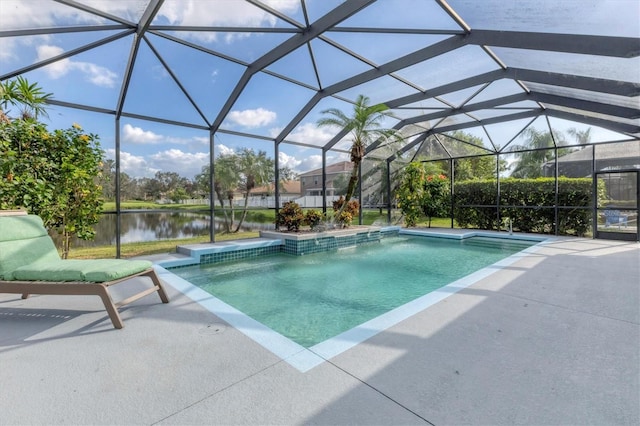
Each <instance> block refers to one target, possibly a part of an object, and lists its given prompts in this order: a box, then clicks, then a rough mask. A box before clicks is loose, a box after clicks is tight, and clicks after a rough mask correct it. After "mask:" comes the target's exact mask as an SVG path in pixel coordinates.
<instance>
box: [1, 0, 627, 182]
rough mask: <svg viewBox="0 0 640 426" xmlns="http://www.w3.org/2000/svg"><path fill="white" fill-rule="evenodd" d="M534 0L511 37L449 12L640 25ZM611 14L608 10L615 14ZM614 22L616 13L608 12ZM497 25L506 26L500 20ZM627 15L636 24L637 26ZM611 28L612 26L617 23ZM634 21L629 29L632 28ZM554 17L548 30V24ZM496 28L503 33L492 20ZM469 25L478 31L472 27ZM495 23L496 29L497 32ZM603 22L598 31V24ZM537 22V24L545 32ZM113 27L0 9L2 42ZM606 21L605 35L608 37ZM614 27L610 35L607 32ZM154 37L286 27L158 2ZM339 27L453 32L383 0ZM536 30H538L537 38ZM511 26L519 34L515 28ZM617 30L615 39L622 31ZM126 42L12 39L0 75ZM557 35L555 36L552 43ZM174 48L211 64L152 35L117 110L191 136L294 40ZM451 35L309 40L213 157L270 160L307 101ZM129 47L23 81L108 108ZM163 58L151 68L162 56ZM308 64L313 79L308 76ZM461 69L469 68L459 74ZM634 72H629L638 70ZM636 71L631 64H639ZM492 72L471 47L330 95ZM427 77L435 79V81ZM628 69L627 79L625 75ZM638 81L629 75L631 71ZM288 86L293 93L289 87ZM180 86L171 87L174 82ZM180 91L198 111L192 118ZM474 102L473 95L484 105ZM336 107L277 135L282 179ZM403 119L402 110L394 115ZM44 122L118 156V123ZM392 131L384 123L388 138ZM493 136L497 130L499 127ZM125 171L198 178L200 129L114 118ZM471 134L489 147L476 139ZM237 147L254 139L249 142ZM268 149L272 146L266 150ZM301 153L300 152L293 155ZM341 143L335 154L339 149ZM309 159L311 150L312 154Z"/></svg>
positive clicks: (510, 128)
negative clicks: (264, 59) (255, 68)
mask: <svg viewBox="0 0 640 426" xmlns="http://www.w3.org/2000/svg"><path fill="white" fill-rule="evenodd" d="M577 2H578V0H563V2H557V1H555V0H553V1H552V0H542V1H541V2H536V4H538V6H539V7H538V8H537V9H532V10H528V11H526V10H525V11H523V10H515V9H513V6H510V8H508V9H509V10H507V11H506V12H507V14H510V15H508V16H514V15H516V16H520V17H521V22H520V23H519V25H512V22H513V20H508V19H507V18H506V16H507V15H505V11H504V10H502V9H500V10H498V9H492V7H493V5H499V4H503V3H504V2H491V1H489V2H484V3H482V4H483V5H484V9H483V10H482V11H481V10H479V2H477V1H471V0H450V1H449V3H450V4H451V5H452V6H453V7H454V8H456V10H458V11H459V12H460V13H461V15H462V16H463V18H464V17H465V16H467V17H470V18H471V17H473V19H470V20H471V22H469V23H470V24H473V25H474V26H481V27H482V26H488V27H490V26H492V25H503V26H505V29H514V30H518V29H522V26H525V29H529V30H545V31H553V30H554V29H560V30H563V31H565V32H576V33H589V32H590V31H593V28H599V29H598V30H597V31H599V32H600V33H601V34H602V35H612V34H610V33H611V32H614V33H615V35H620V34H619V33H620V32H621V31H622V32H623V34H622V35H626V36H629V35H630V36H638V35H639V34H640V30H639V29H638V28H640V24H638V23H637V22H636V21H637V20H638V18H637V16H639V14H640V6H639V4H640V2H637V1H636V0H580V1H579V3H577ZM78 3H81V4H84V5H87V6H89V7H91V8H95V9H97V10H101V11H105V12H107V13H109V14H111V15H114V16H117V17H119V18H122V19H125V20H128V21H133V22H136V21H137V20H138V19H139V16H140V15H141V13H142V12H143V11H144V7H145V5H146V2H145V1H144V0H142V1H138V0H79V1H78ZM263 3H265V4H267V5H268V6H270V7H272V8H274V9H276V10H278V11H279V12H281V13H284V14H286V15H287V16H289V17H291V18H292V19H294V20H296V21H298V22H304V16H303V15H302V9H301V7H300V1H299V0H264V1H263ZM340 3H342V2H341V1H338V0H311V1H308V2H307V3H306V4H307V6H308V13H309V18H310V20H311V21H315V20H317V19H318V18H320V17H321V16H323V15H324V14H325V13H327V12H328V11H329V10H331V9H332V8H333V7H336V6H337V5H339V4H340ZM576 4H580V5H582V6H584V9H583V13H582V14H581V16H580V20H578V21H576V20H575V19H573V20H565V21H561V19H560V18H561V17H562V16H563V15H562V14H563V13H564V14H565V15H566V14H568V13H571V12H572V9H571V8H572V7H575V5H576ZM612 8H615V9H612ZM611 10H616V11H617V13H615V14H612V13H611ZM501 13H502V14H503V16H502V18H501V16H500V14H501ZM633 14H635V16H636V18H633V16H634V15H633ZM612 16H613V17H612ZM630 16H631V17H630ZM551 18H553V19H552V20H550V19H551ZM501 19H502V21H500V20H501ZM474 20H476V21H474ZM494 21H496V22H497V23H496V22H494ZM605 21H606V22H605ZM541 22H544V23H545V24H544V25H542V24H540V23H541ZM110 23H113V22H111V21H108V20H105V19H103V18H101V17H98V16H96V15H93V14H90V13H87V12H84V11H80V10H78V9H75V8H72V7H69V6H67V5H64V4H61V3H57V2H54V1H50V0H0V31H8V30H25V29H32V28H41V27H51V28H56V27H69V26H91V27H95V26H99V25H105V24H110ZM604 23H606V24H607V25H603V24H604ZM611 24H614V25H615V27H612V25H611ZM153 25H186V26H220V27H252V28H258V29H267V30H273V29H275V30H286V29H292V28H293V27H292V25H291V24H290V23H287V22H285V21H283V20H280V19H279V18H277V17H275V16H274V15H272V14H269V13H267V12H265V11H264V10H261V9H259V8H257V7H255V6H253V5H251V4H249V3H246V2H244V1H242V0H218V1H217V2H214V3H211V2H208V1H204V0H166V1H165V2H164V3H163V5H162V7H161V8H160V10H159V13H158V15H157V16H156V18H155V20H154V21H153ZM343 25H344V26H353V27H357V26H372V27H383V26H388V27H394V28H428V29H433V30H438V31H444V32H450V31H457V30H459V29H460V28H459V26H458V25H457V24H456V23H455V22H454V21H453V20H452V19H451V18H450V17H449V16H448V15H447V14H446V13H445V12H444V11H443V9H442V8H441V7H440V6H439V5H438V4H437V3H436V2H435V1H433V2H432V1H426V0H379V1H378V2H376V3H375V4H374V5H372V6H370V7H368V8H367V9H366V10H365V11H363V12H361V13H359V14H357V15H355V16H353V17H352V18H349V19H348V20H346V21H345V22H344V23H343ZM541 25H542V27H541ZM510 26H513V27H514V28H510ZM620 28H622V30H621V29H620ZM121 31H122V30H102V31H86V32H70V33H56V34H48V35H43V34H35V35H31V34H24V35H20V36H18V37H0V76H4V75H7V74H8V73H11V72H13V71H14V70H16V69H21V68H22V67H26V66H29V65H31V64H34V63H37V62H39V61H42V60H46V59H48V58H52V57H55V56H57V55H61V54H64V53H67V52H73V50H74V49H78V48H80V47H81V46H83V45H85V44H87V43H92V42H95V41H99V40H102V39H104V38H106V37H115V36H116V35H117V34H119V33H120V32H121ZM560 32H562V31H560ZM165 33H166V34H169V35H170V36H172V37H177V38H180V39H181V40H183V41H185V42H186V43H190V44H194V45H198V46H201V47H202V48H203V49H209V50H211V51H215V52H218V53H219V54H220V56H222V57H218V56H214V55H210V54H207V53H204V52H202V51H199V50H197V49H191V48H188V47H185V46H183V45H180V44H178V43H175V42H173V41H171V40H168V39H166V38H163V37H159V36H157V35H154V34H147V36H146V37H147V39H146V40H144V41H143V42H142V43H141V46H140V49H139V51H138V55H137V59H136V63H135V67H134V69H133V73H132V75H131V84H130V85H129V87H128V92H127V96H126V98H125V102H124V111H126V112H128V113H131V114H139V115H145V116H156V117H160V118H162V119H165V120H175V121H180V122H186V123H190V124H193V125H194V126H198V127H207V122H209V123H211V122H213V121H214V120H215V119H216V117H217V115H218V112H219V111H220V109H221V108H222V106H223V105H224V103H225V102H226V101H227V99H228V97H229V95H230V94H231V92H232V91H233V89H234V87H235V86H236V83H237V81H238V79H239V78H240V76H241V75H242V74H243V72H244V70H245V66H244V65H245V64H247V63H251V62H252V61H254V60H256V59H257V58H260V57H261V56H262V55H264V54H265V53H266V52H268V51H269V50H271V49H272V48H274V47H275V46H276V45H278V44H279V43H281V42H283V41H285V40H287V39H288V38H290V37H291V36H292V33H283V32H276V31H274V32H259V31H255V32H228V31H227V32H224V31H220V32H204V31H191V32H189V31H165ZM449 36H450V35H449V34H444V35H443V34H418V35H416V34H404V35H399V34H375V33H349V32H335V33H331V34H328V35H327V37H328V39H329V41H331V43H329V42H326V41H322V40H313V41H312V42H311V45H312V49H313V56H312V55H310V53H309V49H308V48H307V47H306V46H303V47H302V48H299V49H297V50H295V51H294V52H291V53H290V54H289V55H287V56H285V57H284V58H282V59H281V60H279V61H277V62H275V63H273V64H271V65H270V66H269V67H267V70H268V71H269V72H271V73H275V74H278V75H279V76H281V77H285V79H283V78H278V77H276V76H274V75H270V74H268V73H258V74H255V75H254V76H253V77H252V78H251V80H250V81H249V83H248V84H247V86H246V87H245V89H244V90H243V92H242V94H241V95H240V96H239V98H238V99H237V101H236V102H235V103H234V104H233V106H232V107H231V111H230V113H229V114H228V115H227V116H226V117H225V119H224V121H223V123H222V125H221V130H223V131H221V132H217V133H216V134H215V138H214V146H215V155H216V156H217V155H221V154H226V153H230V152H234V151H236V152H237V151H238V150H239V149H241V148H252V149H254V150H263V151H266V152H267V154H268V155H269V156H271V157H273V155H274V143H273V138H275V137H277V136H278V135H279V134H280V132H281V131H282V129H283V128H285V126H287V125H288V124H289V122H290V121H291V120H292V119H293V118H294V116H295V115H296V114H297V113H298V111H299V110H300V109H301V108H302V107H304V106H305V105H306V104H307V102H308V101H309V100H310V99H311V98H312V97H313V95H314V94H315V89H317V88H319V87H320V86H322V87H327V86H330V85H332V84H334V83H337V82H339V81H341V80H343V79H345V78H348V77H350V76H352V75H355V74H358V73H361V72H365V71H367V70H370V69H373V67H374V66H376V65H380V64H384V63H386V62H389V61H391V60H393V59H397V58H398V57H400V56H402V55H405V54H407V53H410V52H412V51H415V50H418V49H420V48H422V47H424V46H426V45H431V44H433V43H436V42H438V41H441V40H443V39H445V38H447V37H449ZM132 41H133V37H132V36H126V37H122V38H118V39H114V40H113V41H111V42H110V43H108V44H105V45H103V46H100V47H96V48H94V49H91V50H87V51H83V52H79V53H78V54H75V55H73V56H70V57H68V58H65V59H62V60H59V61H57V62H54V63H52V64H50V65H48V66H46V67H42V68H39V69H36V70H32V71H29V72H27V73H25V74H24V77H26V78H27V79H28V80H29V81H30V82H37V83H38V84H39V85H40V86H41V87H42V88H43V89H44V90H45V91H46V92H50V93H53V97H54V99H56V100H58V101H61V102H71V103H75V104H81V105H89V106H92V107H97V108H103V109H106V110H114V109H115V107H116V104H117V100H118V97H119V95H120V93H121V90H122V81H123V77H124V75H125V72H126V64H127V60H128V57H129V53H130V50H131V46H132ZM332 43H334V44H336V43H337V44H339V45H340V46H344V47H346V48H348V49H350V50H351V51H353V52H355V53H356V54H357V55H359V56H360V57H361V58H362V59H363V60H359V59H356V58H354V57H351V56H349V55H347V54H345V53H344V52H342V51H340V50H339V49H337V48H336V47H335V45H332ZM513 50H514V49H511V50H509V49H503V51H501V52H500V53H501V55H502V56H504V57H506V58H508V59H509V60H510V61H513V62H514V64H516V65H518V66H520V64H519V63H518V61H522V58H521V57H520V56H519V55H521V54H522V52H518V51H513ZM156 53H158V55H159V56H160V57H158V55H157V54H156ZM583 59H584V58H577V59H576V61H571V60H569V61H565V62H568V63H563V62H562V61H558V60H557V59H556V58H555V56H554V55H547V56H544V57H542V58H540V59H539V60H537V61H536V63H537V64H540V63H541V62H542V63H543V64H549V67H552V68H553V69H554V70H556V69H557V70H558V71H559V72H569V73H573V72H577V73H578V74H583V75H588V72H589V69H588V68H586V67H588V64H587V65H585V61H584V60H583ZM616 59H618V58H612V59H606V60H603V63H602V64H601V65H602V67H605V68H606V69H607V73H608V75H609V76H610V77H609V78H619V79H622V80H625V81H635V80H636V79H638V76H637V75H636V74H634V73H633V70H634V68H633V67H629V66H628V65H629V63H628V62H625V63H624V64H623V65H622V66H621V65H620V64H621V62H620V61H616ZM314 63H315V65H316V66H317V70H318V73H317V74H316V73H315V72H314ZM456 63H457V64H460V63H464V64H465V66H464V67H460V66H459V65H457V66H456V65H455V64H456ZM636 63H637V61H636V62H634V63H633V64H636ZM639 65H640V64H639ZM496 67H497V65H496V64H495V62H493V61H492V60H490V59H489V58H488V57H487V55H486V53H485V52H484V51H482V49H481V48H479V47H477V46H467V47H465V48H462V49H459V50H458V51H455V52H452V53H451V54H448V55H442V56H441V57H436V58H434V59H432V60H430V61H426V62H425V63H421V64H416V65H415V66H412V67H409V68H406V69H404V70H401V71H398V72H397V74H398V76H399V77H400V79H393V78H391V77H384V78H380V79H377V80H374V81H372V82H369V83H365V84H363V85H361V86H358V87H355V88H350V89H347V90H344V91H342V92H339V93H338V95H339V96H340V97H341V98H343V99H346V100H351V101H352V100H354V99H355V97H356V96H357V95H358V94H360V93H365V94H367V95H368V96H369V97H370V98H371V100H372V102H383V101H385V100H390V99H394V98H397V97H400V96H405V95H409V94H413V93H417V89H416V87H414V86H411V85H408V84H406V83H405V82H403V81H402V79H404V80H406V81H411V82H412V83H415V84H416V85H418V86H419V87H420V88H422V89H428V88H429V87H437V86H439V85H442V84H447V83H450V82H453V81H455V80H458V79H461V78H465V77H467V76H471V75H475V74H477V73H480V72H485V71H489V70H492V69H495V68H496ZM434 70H438V71H437V72H435V71H434ZM629 70H631V71H629ZM635 70H636V73H637V68H635ZM287 79H290V80H295V81H297V82H299V83H301V85H296V84H291V83H290V82H289V81H287ZM176 80H177V81H178V82H179V84H178V83H176ZM180 85H182V86H183V88H184V91H186V92H187V94H188V96H189V97H191V99H192V100H193V102H194V103H196V104H197V105H198V108H199V109H200V111H198V110H197V109H196V108H195V107H194V106H193V105H192V103H191V102H190V100H189V98H188V97H187V96H186V95H185V94H184V93H183V91H182V89H181V88H180ZM491 90H494V91H496V92H497V93H504V94H511V93H516V92H517V91H518V90H521V89H519V88H518V87H515V83H513V82H511V84H509V82H503V81H501V82H499V83H498V82H497V83H495V84H492V87H491ZM477 91H478V88H471V89H469V90H467V91H463V92H464V93H455V94H450V95H447V96H445V98H446V99H444V100H445V101H447V102H449V103H451V104H454V105H455V104H456V103H459V102H461V101H462V100H464V99H466V98H468V97H469V96H471V95H472V94H474V93H475V92H477ZM481 97H482V94H480V95H478V99H479V100H480V99H481ZM412 107H413V108H414V110H412V111H411V113H412V114H413V113H415V111H419V112H422V113H428V112H432V111H435V110H438V109H442V108H443V107H444V104H443V103H440V102H438V101H434V100H431V101H424V102H421V103H420V104H416V105H412ZM512 107H513V108H514V109H515V110H516V111H517V110H518V109H519V108H522V110H524V109H526V108H531V105H527V104H521V105H513V106H512ZM328 108H339V109H341V110H343V111H345V112H348V111H349V110H350V109H351V105H350V104H349V102H345V101H343V100H340V99H337V98H334V97H328V98H325V99H323V100H322V101H321V102H320V103H319V104H318V105H316V106H315V107H314V108H312V110H311V111H310V112H309V114H307V116H305V117H304V118H303V119H302V120H301V121H300V122H299V123H297V125H296V126H295V128H294V129H293V131H292V132H291V133H290V134H289V135H287V136H286V138H285V141H290V142H294V143H295V144H289V143H283V144H280V146H279V160H280V165H281V166H282V167H289V168H290V169H292V170H294V171H297V172H305V171H308V170H311V169H316V168H320V167H321V165H322V155H321V154H322V153H321V149H320V148H319V147H320V146H322V144H324V143H326V142H327V141H329V140H331V138H332V137H333V136H334V135H335V134H336V133H337V131H338V129H333V128H321V127H318V126H317V121H318V119H319V118H320V117H321V116H322V113H321V111H323V110H325V109H328ZM395 113H397V115H398V117H400V118H402V114H404V113H406V111H395ZM45 122H46V123H47V124H48V125H49V128H50V129H55V128H66V127H70V126H71V125H72V124H74V123H78V124H80V125H81V126H82V127H83V128H84V129H85V130H86V131H87V132H89V133H94V134H97V135H98V136H99V137H100V140H101V146H102V148H103V149H104V150H105V153H106V155H107V156H108V157H110V158H114V157H115V139H116V138H115V132H116V129H115V121H114V118H113V115H108V114H98V113H95V112H89V111H83V110H78V109H73V108H63V107H60V106H53V107H51V108H49V118H48V121H47V120H45ZM396 123H397V119H396V120H394V119H389V120H387V121H386V122H385V125H387V126H388V127H391V126H393V125H394V124H396ZM527 124H528V123H527V122H516V123H509V124H504V125H501V126H494V127H496V128H495V133H494V134H492V141H493V143H495V144H497V145H500V146H504V145H505V144H507V143H508V142H509V141H510V140H511V138H512V137H513V136H514V135H515V134H517V133H518V132H519V131H520V130H521V129H522V127H523V126H525V125H527ZM497 127H500V128H497ZM552 127H554V128H558V129H560V130H562V131H565V130H566V129H568V128H572V127H573V128H578V129H580V128H581V125H579V124H576V123H571V122H564V121H563V120H554V122H553V123H552ZM119 131H120V138H121V154H120V161H121V169H122V171H124V172H126V173H127V174H129V175H130V176H132V177H152V176H153V175H154V174H155V173H156V172H158V171H175V172H178V173H179V174H180V175H182V176H186V177H190V178H191V177H193V176H194V175H196V174H197V173H199V172H200V171H201V169H202V167H203V166H204V165H205V164H207V163H208V162H209V132H208V131H206V130H203V129H199V128H191V127H182V126H173V125H168V124H164V123H159V122H154V121H148V120H142V119H136V118H130V117H122V118H121V120H120V129H119ZM470 132H475V133H477V135H478V136H480V137H483V138H484V139H485V144H486V145H488V144H490V143H491V142H490V141H489V139H488V138H487V137H486V134H483V133H482V132H478V131H477V130H476V131H470ZM592 134H593V141H594V142H599V141H603V140H610V139H619V138H620V137H621V136H620V135H617V134H613V133H612V132H608V131H606V130H604V129H595V130H594V131H593V132H592ZM246 135H254V137H247V136H246ZM270 139H271V140H270ZM299 144H302V145H304V146H301V145H299ZM347 146H348V140H346V139H345V140H343V141H342V142H340V143H339V144H338V145H337V147H339V148H343V149H344V148H346V147H347ZM316 147H317V148H316ZM342 160H348V156H347V155H346V154H344V153H342V152H335V151H330V152H329V153H328V154H327V163H328V164H331V163H333V162H337V161H342Z"/></svg>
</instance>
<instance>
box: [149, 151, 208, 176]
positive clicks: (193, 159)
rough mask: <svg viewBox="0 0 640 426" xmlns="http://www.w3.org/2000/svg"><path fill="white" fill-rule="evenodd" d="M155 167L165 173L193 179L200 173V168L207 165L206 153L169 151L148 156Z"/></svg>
mask: <svg viewBox="0 0 640 426" xmlns="http://www.w3.org/2000/svg"><path fill="white" fill-rule="evenodd" d="M149 159H150V160H151V161H152V163H153V165H154V166H155V167H158V168H159V169H161V170H162V171H165V172H176V173H178V174H179V175H180V176H185V177H188V178H193V177H194V176H195V175H197V174H198V173H200V172H201V171H202V166H204V165H205V164H209V154H208V153H206V152H184V151H181V150H179V149H169V150H166V151H161V152H158V153H157V154H153V155H151V156H149Z"/></svg>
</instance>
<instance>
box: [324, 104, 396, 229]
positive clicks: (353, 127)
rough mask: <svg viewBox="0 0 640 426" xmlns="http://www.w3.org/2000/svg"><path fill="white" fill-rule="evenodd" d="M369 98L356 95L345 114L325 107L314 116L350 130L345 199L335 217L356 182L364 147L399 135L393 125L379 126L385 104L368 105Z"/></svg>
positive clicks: (384, 110) (364, 151)
mask: <svg viewBox="0 0 640 426" xmlns="http://www.w3.org/2000/svg"><path fill="white" fill-rule="evenodd" d="M369 102H370V100H369V98H368V97H367V96H364V95H358V97H357V99H356V102H355V104H354V106H353V113H352V115H351V116H348V115H346V114H345V113H343V112H342V111H340V110H339V109H337V108H329V109H326V110H324V111H322V114H324V115H325V116H324V117H322V118H321V119H319V120H318V125H319V126H331V127H339V128H342V129H344V130H346V131H348V132H349V133H350V134H351V149H350V160H351V163H352V164H353V168H352V171H351V176H350V177H349V183H348V185H347V192H346V194H345V197H344V198H345V203H344V204H343V205H342V207H341V210H340V211H339V212H338V214H337V215H335V216H334V218H339V217H340V216H341V214H342V212H343V211H344V209H345V208H346V206H347V205H348V202H349V201H350V200H351V198H352V197H353V194H354V192H355V190H356V187H357V185H358V171H359V168H360V163H361V162H362V159H363V158H364V155H365V153H366V149H367V147H369V146H370V145H371V144H372V143H373V142H375V141H376V140H379V139H382V140H384V141H393V140H397V139H399V138H400V134H399V133H398V132H397V131H396V130H395V129H388V128H384V127H382V122H383V120H384V119H385V118H386V117H388V116H389V115H390V114H389V112H388V109H389V108H388V107H387V106H386V105H384V104H376V105H369Z"/></svg>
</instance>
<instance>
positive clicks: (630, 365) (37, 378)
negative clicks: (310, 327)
mask: <svg viewBox="0 0 640 426" xmlns="http://www.w3.org/2000/svg"><path fill="white" fill-rule="evenodd" d="M116 290H118V289H116ZM122 290H124V289H122ZM167 290H168V292H169V295H170V297H172V301H171V303H170V304H169V305H163V304H161V303H159V299H157V298H156V297H154V296H153V295H152V296H149V297H146V298H144V299H141V300H139V301H137V302H135V303H134V304H132V305H130V306H129V307H126V308H124V309H123V310H122V311H121V312H122V317H123V320H124V323H125V328H124V329H122V330H116V329H113V328H112V326H111V323H110V321H109V319H108V316H107V315H106V312H105V311H104V309H103V307H102V306H101V303H100V301H99V300H97V298H91V297H89V298H88V297H84V296H73V297H71V296H65V297H59V296H32V297H30V298H29V299H27V300H21V299H20V297H19V296H16V295H7V294H0V383H1V387H0V425H11V424H156V423H165V424H436V425H441V424H509V425H511V424H594V425H603V424H638V423H640V244H638V243H628V242H617V241H605V240H590V239H581V238H560V239H556V240H554V241H551V242H548V243H547V244H545V245H543V246H541V247H540V248H539V249H538V250H537V251H536V252H535V253H532V254H531V255H529V256H526V257H523V258H521V259H518V260H517V261H515V262H513V263H511V264H510V265H509V266H507V267H504V268H502V269H500V270H498V271H496V272H495V273H493V274H492V275H490V276H488V277H486V278H483V279H481V280H479V281H478V282H476V283H475V284H472V285H470V286H468V287H467V288H464V289H462V290H460V291H458V292H457V293H456V294H453V295H452V296H450V297H448V298H447V299H444V300H442V301H440V302H438V303H436V304H434V305H433V306H431V307H429V308H428V309H426V310H424V311H421V312H418V313H417V314H415V315H413V316H411V317H409V318H407V319H405V320H403V321H401V322H400V323H398V324H396V325H394V326H392V327H391V328H389V329H387V330H385V331H383V332H381V333H378V334H377V335H375V336H373V337H371V338H369V339H368V340H366V341H364V342H362V343H360V344H358V345H356V346H354V347H352V348H350V349H348V350H347V351H345V352H343V353H341V354H339V355H337V356H335V357H333V358H331V359H330V360H329V361H327V362H323V363H321V364H319V365H317V366H316V367H314V368H312V369H310V370H308V371H306V372H300V371H299V370H297V369H296V368H294V367H292V366H291V365H289V364H288V363H287V362H285V361H283V360H282V359H281V358H280V357H278V356H276V355H274V354H273V353H272V352H270V351H268V350H267V349H265V348H264V347H262V346H261V345H260V344H258V343H256V342H254V341H253V340H251V339H250V338H248V337H247V336H245V335H244V334H243V333H241V332H239V331H238V330H236V329H235V328H233V327H231V326H229V325H228V324H227V323H226V322H224V321H222V320H221V319H220V318H218V317H216V316H215V315H213V314H212V313H210V312H209V311H207V310H206V309H204V308H203V307H202V306H200V305H199V304H198V303H196V302H194V301H193V300H191V299H190V298H189V297H187V296H185V295H183V294H181V293H179V292H178V291H177V290H176V289H174V288H173V287H172V286H171V285H167Z"/></svg>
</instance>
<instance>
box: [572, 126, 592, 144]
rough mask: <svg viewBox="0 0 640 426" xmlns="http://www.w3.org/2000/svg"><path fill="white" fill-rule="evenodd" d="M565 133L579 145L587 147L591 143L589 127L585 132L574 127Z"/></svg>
mask: <svg viewBox="0 0 640 426" xmlns="http://www.w3.org/2000/svg"><path fill="white" fill-rule="evenodd" d="M567 133H569V134H570V135H571V136H573V137H574V138H575V140H576V142H578V143H579V144H580V145H587V144H589V143H591V127H588V128H587V129H585V130H578V129H576V128H575V127H572V128H570V129H567Z"/></svg>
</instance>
